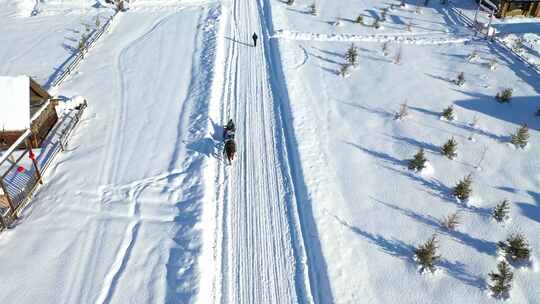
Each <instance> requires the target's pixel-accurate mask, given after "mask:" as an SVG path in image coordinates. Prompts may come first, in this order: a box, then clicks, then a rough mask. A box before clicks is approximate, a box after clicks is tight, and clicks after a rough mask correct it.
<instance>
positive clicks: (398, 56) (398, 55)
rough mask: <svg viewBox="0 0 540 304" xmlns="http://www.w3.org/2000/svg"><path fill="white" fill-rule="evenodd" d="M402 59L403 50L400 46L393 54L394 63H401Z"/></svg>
mask: <svg viewBox="0 0 540 304" xmlns="http://www.w3.org/2000/svg"><path fill="white" fill-rule="evenodd" d="M402 59H403V50H402V49H401V46H400V47H399V48H398V50H397V52H396V55H395V56H394V63H395V64H401V61H402Z"/></svg>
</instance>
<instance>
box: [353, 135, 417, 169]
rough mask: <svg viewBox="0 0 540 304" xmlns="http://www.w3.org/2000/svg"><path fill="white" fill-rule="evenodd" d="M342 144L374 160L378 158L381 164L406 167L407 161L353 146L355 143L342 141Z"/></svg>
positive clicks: (356, 145)
mask: <svg viewBox="0 0 540 304" xmlns="http://www.w3.org/2000/svg"><path fill="white" fill-rule="evenodd" d="M344 143H346V144H347V145H349V146H352V147H354V148H356V149H358V150H360V151H362V152H364V153H366V154H368V155H371V156H373V157H375V158H378V159H379V160H382V161H383V162H386V163H390V164H392V165H394V166H398V167H405V166H407V162H408V161H407V160H401V159H397V158H395V157H393V156H391V155H390V154H387V153H384V152H378V151H374V150H371V149H368V148H364V147H362V146H360V145H358V144H355V143H352V142H348V141H344Z"/></svg>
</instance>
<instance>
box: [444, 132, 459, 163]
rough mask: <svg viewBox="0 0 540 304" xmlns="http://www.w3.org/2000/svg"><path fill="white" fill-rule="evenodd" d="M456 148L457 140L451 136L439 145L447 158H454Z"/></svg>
mask: <svg viewBox="0 0 540 304" xmlns="http://www.w3.org/2000/svg"><path fill="white" fill-rule="evenodd" d="M456 150H457V142H456V140H455V139H454V138H453V137H452V138H450V139H449V140H448V141H447V142H446V143H445V144H444V145H443V146H442V147H441V154H442V155H444V156H446V157H448V158H449V159H454V158H455V157H456V156H457V152H456Z"/></svg>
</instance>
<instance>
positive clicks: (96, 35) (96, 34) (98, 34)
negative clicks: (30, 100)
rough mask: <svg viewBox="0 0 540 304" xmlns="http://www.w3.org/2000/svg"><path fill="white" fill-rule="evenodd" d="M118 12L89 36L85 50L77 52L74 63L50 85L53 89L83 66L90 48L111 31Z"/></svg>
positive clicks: (84, 46)
mask: <svg viewBox="0 0 540 304" xmlns="http://www.w3.org/2000/svg"><path fill="white" fill-rule="evenodd" d="M118 12H119V11H118V10H117V11H115V12H114V14H113V15H111V17H110V18H109V19H108V20H107V22H105V24H104V25H103V26H102V27H101V28H100V29H95V30H93V31H92V32H91V33H90V36H89V38H88V40H87V41H86V43H84V45H83V48H82V49H80V50H79V51H78V52H77V54H76V55H75V57H74V58H73V59H72V61H71V62H70V63H69V65H68V66H67V68H65V69H64V70H63V71H62V72H61V73H60V74H59V75H58V76H57V77H56V78H55V79H54V80H53V81H52V82H51V84H50V86H51V87H56V86H58V85H60V84H61V83H62V82H64V80H66V78H67V77H68V76H69V75H71V73H73V71H75V70H76V69H77V68H78V67H79V65H80V64H81V61H82V60H83V59H84V56H85V54H86V53H88V51H89V50H90V48H92V47H93V46H94V45H95V44H96V42H97V41H98V40H99V38H101V36H103V34H104V33H105V32H107V31H108V30H109V28H110V27H111V25H112V21H113V20H114V18H115V17H116V15H117V14H118Z"/></svg>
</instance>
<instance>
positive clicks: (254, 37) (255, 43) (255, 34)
mask: <svg viewBox="0 0 540 304" xmlns="http://www.w3.org/2000/svg"><path fill="white" fill-rule="evenodd" d="M251 38H253V47H256V46H257V39H258V38H259V37H258V36H257V33H253V36H251Z"/></svg>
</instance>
